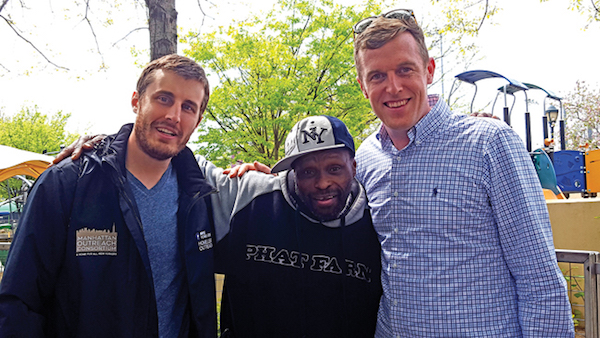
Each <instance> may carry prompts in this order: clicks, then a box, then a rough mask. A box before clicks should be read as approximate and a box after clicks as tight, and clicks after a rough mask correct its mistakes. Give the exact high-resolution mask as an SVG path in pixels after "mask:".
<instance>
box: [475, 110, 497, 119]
mask: <svg viewBox="0 0 600 338" xmlns="http://www.w3.org/2000/svg"><path fill="white" fill-rule="evenodd" d="M469 116H471V117H491V118H493V119H496V120H500V118H499V117H498V116H495V115H492V114H490V113H483V112H479V113H471V114H469Z"/></svg>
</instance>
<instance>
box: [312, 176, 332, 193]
mask: <svg viewBox="0 0 600 338" xmlns="http://www.w3.org/2000/svg"><path fill="white" fill-rule="evenodd" d="M330 185H331V180H330V179H329V176H328V175H327V174H319V175H318V176H317V180H316V182H315V187H316V188H317V189H321V190H325V189H327V188H329V186H330Z"/></svg>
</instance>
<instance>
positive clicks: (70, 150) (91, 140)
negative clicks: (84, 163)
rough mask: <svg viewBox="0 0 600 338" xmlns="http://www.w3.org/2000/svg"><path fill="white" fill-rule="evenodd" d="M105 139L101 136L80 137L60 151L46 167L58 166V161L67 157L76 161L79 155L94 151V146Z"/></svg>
mask: <svg viewBox="0 0 600 338" xmlns="http://www.w3.org/2000/svg"><path fill="white" fill-rule="evenodd" d="M105 137H106V135H102V134H100V135H83V136H80V137H79V138H78V139H77V140H75V141H74V142H73V143H71V144H70V145H69V146H67V147H65V148H64V149H63V150H61V151H60V153H58V155H56V157H55V158H54V160H53V161H52V163H50V165H48V166H49V167H50V166H52V165H53V164H58V163H59V162H60V161H62V160H64V159H65V158H67V157H69V156H71V159H72V160H73V161H75V160H76V159H78V158H79V157H81V155H82V154H83V153H84V152H86V151H90V150H92V149H94V147H95V146H96V145H98V144H100V142H102V140H104V138H105Z"/></svg>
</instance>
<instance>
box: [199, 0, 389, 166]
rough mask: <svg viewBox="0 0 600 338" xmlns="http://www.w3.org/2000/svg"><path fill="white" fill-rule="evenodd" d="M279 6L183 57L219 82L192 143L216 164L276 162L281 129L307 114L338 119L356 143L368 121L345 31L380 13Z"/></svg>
mask: <svg viewBox="0 0 600 338" xmlns="http://www.w3.org/2000/svg"><path fill="white" fill-rule="evenodd" d="M278 5H279V7H278V8H275V9H273V10H272V11H271V12H269V13H267V14H266V15H265V16H264V17H263V18H261V17H258V16H254V17H253V18H251V19H249V20H248V21H245V22H241V23H239V24H238V25H237V27H229V28H225V29H221V30H219V31H218V32H213V33H210V34H206V35H204V36H202V37H201V39H199V40H198V41H193V42H191V50H189V51H187V53H188V54H189V55H190V56H191V57H193V58H195V59H196V60H197V61H198V62H199V63H200V64H203V65H206V66H207V68H208V69H210V70H211V71H212V72H214V73H216V74H217V75H218V77H219V80H220V85H219V86H217V87H216V88H215V89H214V91H213V93H212V94H211V99H210V101H209V106H208V109H207V112H206V117H205V119H206V122H205V123H204V124H203V125H202V126H201V128H200V134H201V138H200V142H198V143H199V145H200V152H201V153H203V154H204V155H206V156H207V157H208V158H210V159H212V160H213V161H215V163H216V164H217V165H220V166H226V165H227V164H229V163H231V162H233V158H232V157H234V158H235V159H237V160H242V161H251V160H259V161H261V162H263V163H266V164H269V165H272V164H274V163H275V162H276V161H277V160H278V159H279V158H280V157H281V156H282V154H283V147H284V143H285V137H286V135H287V131H288V130H290V129H291V128H292V126H293V125H294V124H295V123H296V122H297V121H299V120H301V119H302V118H304V117H306V116H308V115H311V114H326V115H331V116H336V117H338V118H340V119H342V120H343V121H344V122H346V123H347V125H348V127H349V129H350V132H351V133H352V134H353V135H355V136H359V137H360V136H361V131H362V130H364V129H366V128H367V127H368V126H369V124H370V123H371V122H373V120H374V116H372V115H370V114H369V111H370V108H369V103H368V102H367V101H366V100H363V99H362V94H361V92H360V88H359V87H358V86H357V85H356V75H355V71H354V62H353V56H352V55H353V54H352V53H353V46H352V30H351V26H352V24H353V23H354V22H356V21H358V20H359V19H360V18H361V17H364V16H366V15H367V14H366V13H370V12H371V11H375V12H379V7H378V6H377V5H375V4H373V3H372V2H369V3H368V4H367V7H366V8H367V9H368V10H367V11H361V12H359V11H356V10H355V9H354V8H352V7H344V6H338V5H334V4H333V3H332V2H330V1H323V2H320V3H315V2H313V1H307V0H302V1H291V0H281V1H279V3H278ZM215 126H216V127H215Z"/></svg>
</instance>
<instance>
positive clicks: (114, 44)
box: [112, 27, 148, 47]
mask: <svg viewBox="0 0 600 338" xmlns="http://www.w3.org/2000/svg"><path fill="white" fill-rule="evenodd" d="M142 29H148V27H138V28H136V29H133V30H131V31H130V32H129V33H127V34H126V35H125V36H124V37H122V38H120V39H119V40H117V42H115V43H113V45H112V47H114V46H116V45H117V44H118V43H119V42H121V41H123V40H125V39H127V37H128V36H129V35H131V33H133V32H137V31H139V30H142Z"/></svg>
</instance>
